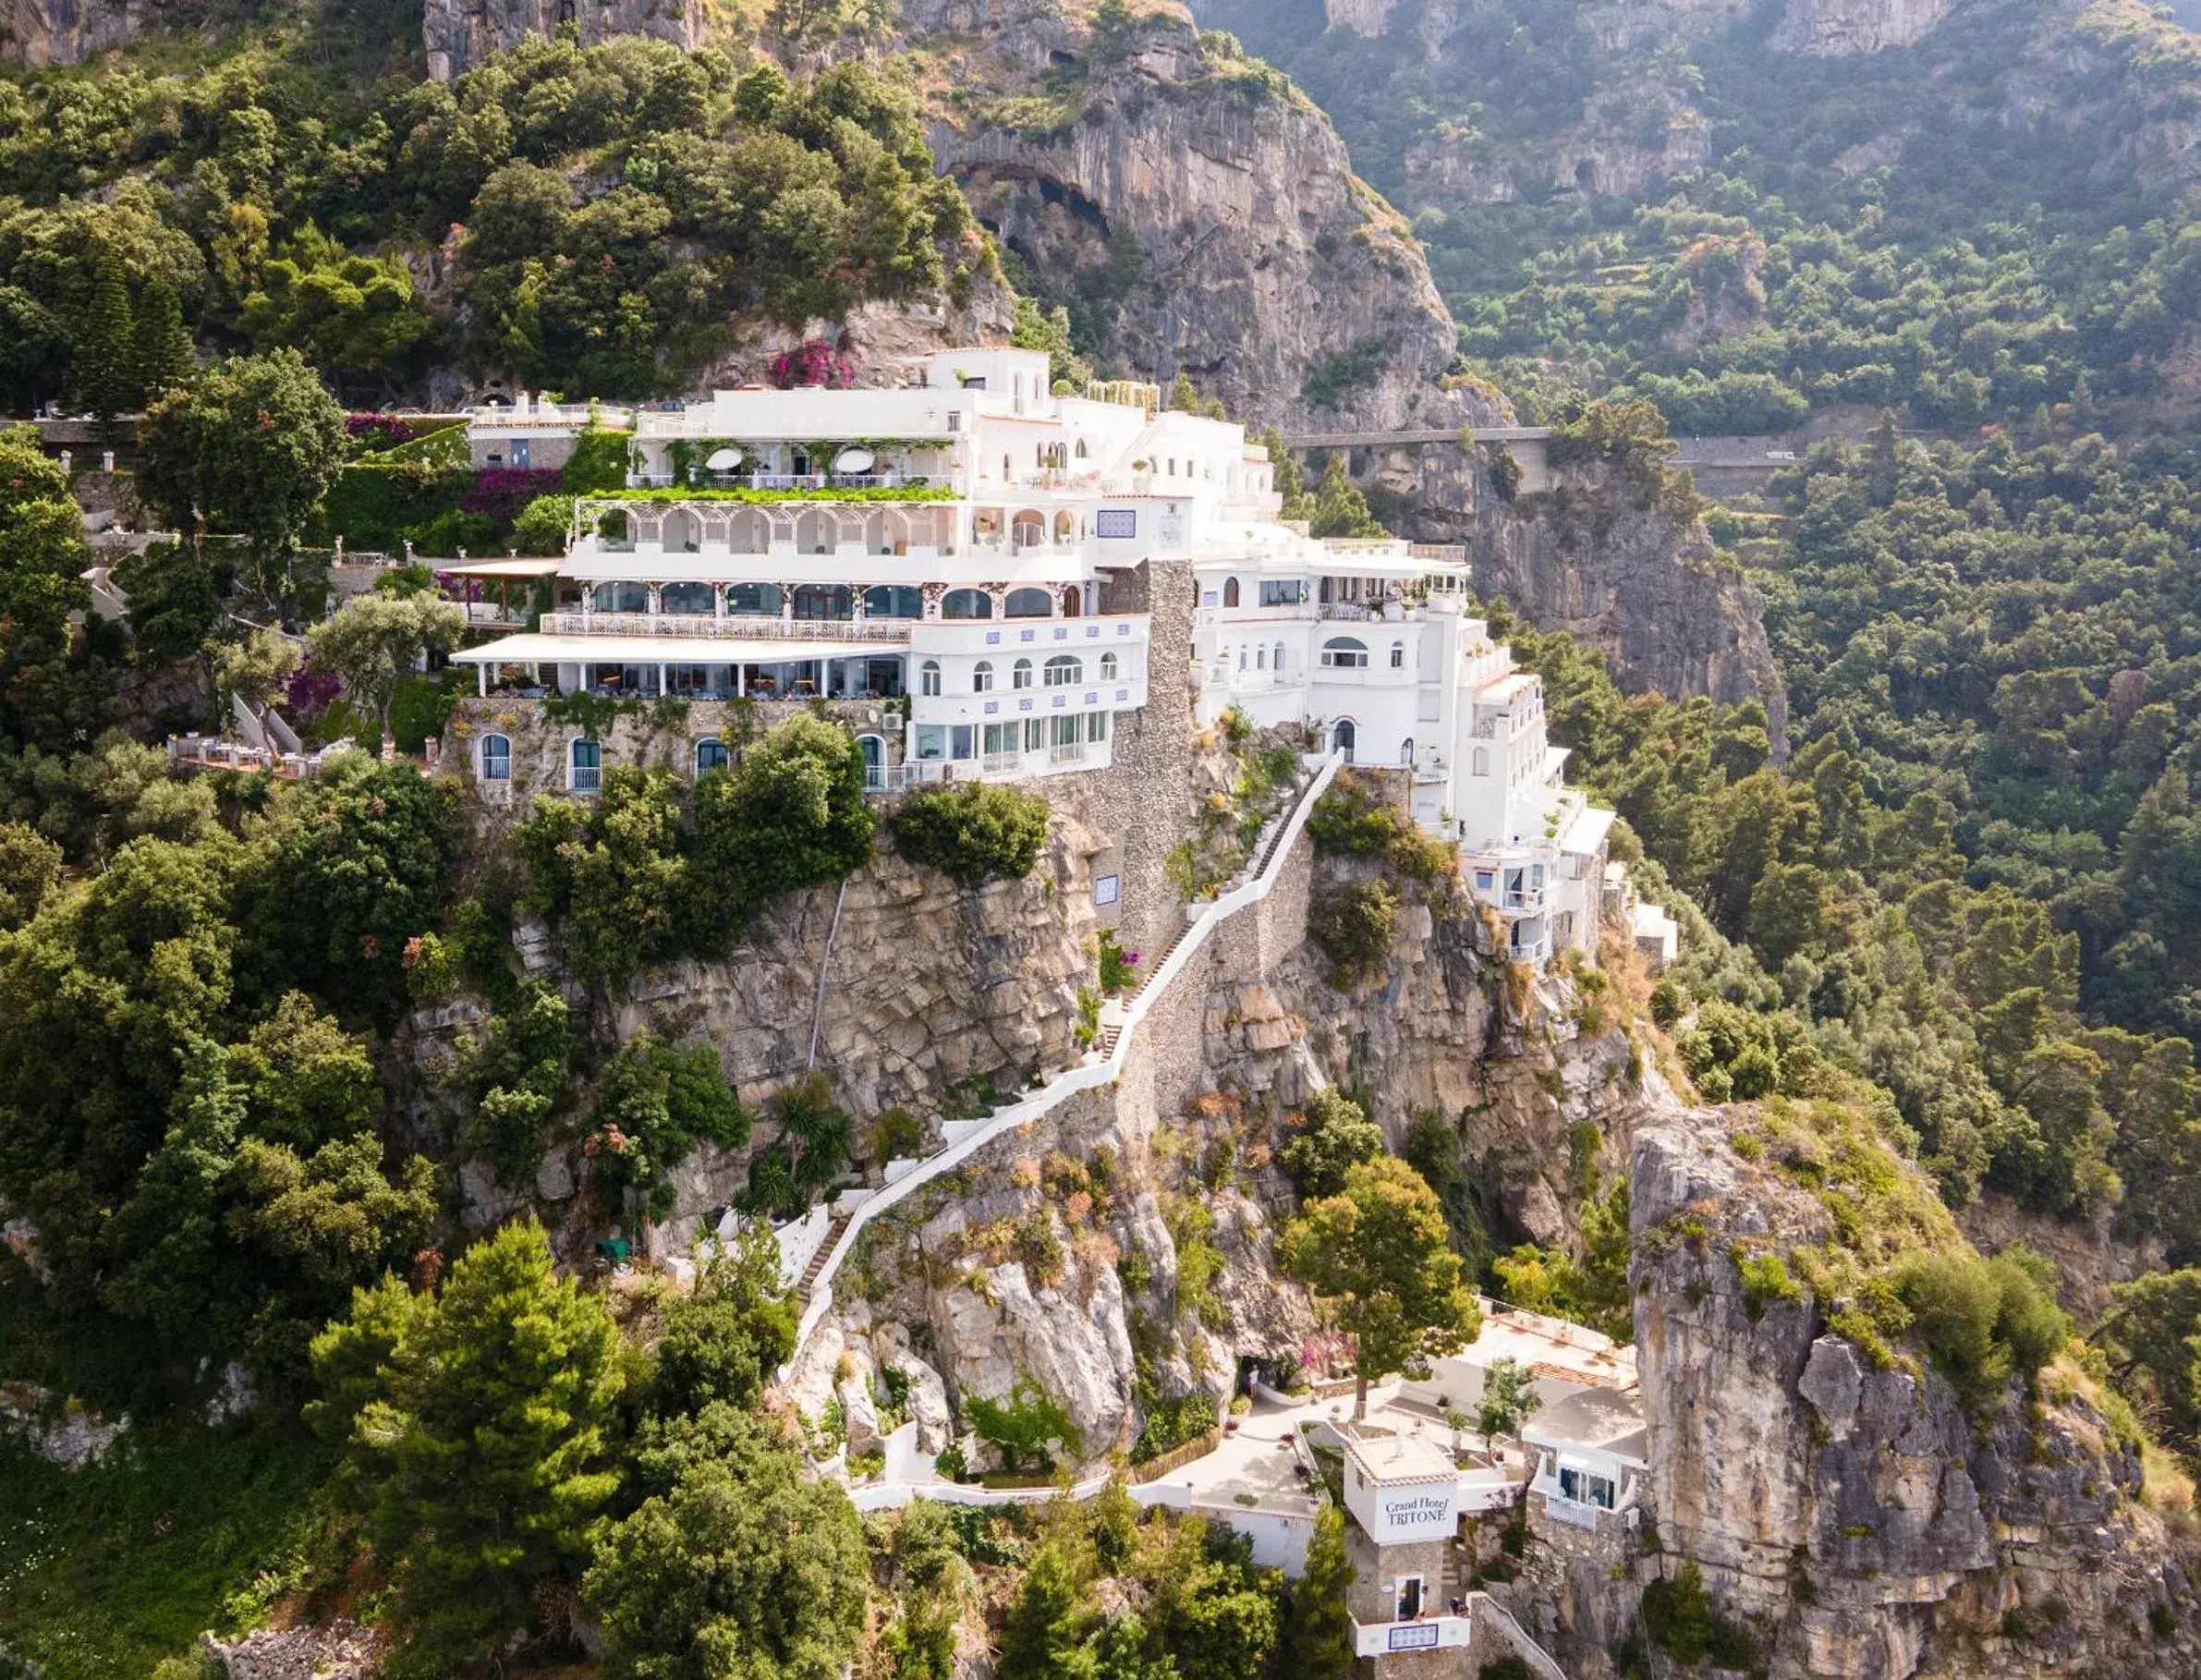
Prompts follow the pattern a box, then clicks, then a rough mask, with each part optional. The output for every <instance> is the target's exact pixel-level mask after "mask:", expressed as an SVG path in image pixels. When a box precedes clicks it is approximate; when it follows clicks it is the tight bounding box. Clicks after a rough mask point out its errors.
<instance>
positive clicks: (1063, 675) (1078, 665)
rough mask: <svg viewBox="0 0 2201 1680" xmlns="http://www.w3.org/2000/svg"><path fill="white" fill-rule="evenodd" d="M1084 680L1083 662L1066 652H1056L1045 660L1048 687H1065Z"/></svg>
mask: <svg viewBox="0 0 2201 1680" xmlns="http://www.w3.org/2000/svg"><path fill="white" fill-rule="evenodd" d="M1083 681H1085V662H1084V661H1083V660H1079V659H1075V658H1073V657H1072V656H1071V655H1069V654H1067V653H1057V654H1056V655H1055V656H1054V657H1053V658H1052V659H1051V660H1049V661H1048V662H1047V686H1048V687H1049V688H1069V687H1070V686H1071V685H1072V684H1074V683H1081V682H1083Z"/></svg>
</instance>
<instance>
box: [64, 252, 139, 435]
mask: <svg viewBox="0 0 2201 1680" xmlns="http://www.w3.org/2000/svg"><path fill="white" fill-rule="evenodd" d="M69 367H70V371H72V372H73V373H74V375H75V378H76V386H77V396H78V400H79V401H80V402H81V403H83V405H84V407H85V408H87V409H89V410H90V411H91V414H92V415H93V416H94V417H95V418H96V419H97V420H99V422H100V430H101V434H102V435H103V436H104V435H107V433H108V432H109V430H110V428H111V426H112V422H113V421H114V420H116V418H117V417H118V416H120V415H124V414H128V413H129V412H130V411H131V410H132V409H133V408H137V406H138V404H139V401H140V399H141V398H142V397H143V396H144V389H143V387H142V386H140V384H139V383H138V381H137V377H136V374H137V355H136V352H135V348H134V346H133V343H132V332H131V323H130V292H129V280H128V276H127V275H126V274H124V273H123V267H122V262H121V260H120V259H118V258H117V257H116V255H115V254H114V253H113V252H112V251H107V252H103V253H102V254H101V257H100V260H99V263H98V265H97V266H96V267H95V268H94V269H93V270H92V278H91V301H90V303H89V304H88V305H87V306H86V308H85V311H84V319H83V323H82V324H81V325H80V326H79V328H78V330H77V337H76V343H75V344H74V345H73V346H72V347H71V349H70V354H69Z"/></svg>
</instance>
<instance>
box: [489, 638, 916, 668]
mask: <svg viewBox="0 0 2201 1680" xmlns="http://www.w3.org/2000/svg"><path fill="white" fill-rule="evenodd" d="M902 645H903V644H902V643H900V642H894V641H794V640H782V639H777V638H771V639H768V638H765V637H760V636H759V637H748V636H728V637H723V638H722V637H709V636H540V635H527V636H506V637H505V638H503V639H500V640H497V641H492V642H484V643H483V644H482V645H481V646H480V647H478V648H464V649H461V650H460V651H458V652H456V653H454V654H452V655H451V659H452V662H453V663H455V664H462V665H555V664H599V665H610V664H625V665H790V664H799V663H803V662H804V661H806V660H812V659H853V658H857V657H858V656H860V655H863V654H876V655H878V656H879V657H881V658H888V657H891V656H893V655H894V653H896V652H897V651H901V648H902Z"/></svg>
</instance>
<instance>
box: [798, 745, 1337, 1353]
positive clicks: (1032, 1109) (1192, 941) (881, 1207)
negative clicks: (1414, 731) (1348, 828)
mask: <svg viewBox="0 0 2201 1680" xmlns="http://www.w3.org/2000/svg"><path fill="white" fill-rule="evenodd" d="M1343 764H1344V755H1343V754H1342V753H1335V752H1333V753H1332V754H1331V755H1330V756H1329V757H1328V758H1326V759H1324V760H1323V761H1321V768H1320V769H1319V771H1317V772H1316V773H1315V776H1314V778H1313V780H1311V781H1310V782H1308V784H1307V791H1306V792H1305V793H1303V794H1301V795H1300V797H1299V803H1298V804H1297V805H1296V806H1295V808H1294V809H1293V811H1292V815H1291V818H1290V820H1289V821H1288V822H1286V823H1285V824H1284V827H1283V833H1282V834H1280V835H1279V837H1278V839H1277V841H1276V843H1275V845H1274V846H1272V847H1271V850H1270V851H1269V853H1268V864H1267V866H1266V867H1265V868H1264V869H1263V870H1261V872H1260V873H1259V875H1257V876H1255V877H1254V878H1253V879H1252V880H1250V881H1248V882H1246V883H1245V884H1244V885H1242V886H1240V887H1238V888H1236V889H1235V890H1234V891H1232V892H1229V893H1226V894H1224V895H1222V897H1220V898H1218V899H1215V900H1214V901H1213V902H1211V903H1210V904H1207V905H1204V906H1201V907H1199V911H1198V915H1197V917H1195V919H1194V920H1193V922H1192V925H1191V927H1190V929H1189V930H1187V931H1186V935H1185V937H1184V938H1183V939H1181V940H1179V941H1178V942H1177V948H1176V949H1175V950H1174V951H1172V952H1171V953H1170V955H1169V959H1168V960H1167V961H1166V962H1164V963H1163V964H1162V965H1161V968H1157V969H1156V970H1155V971H1154V975H1153V978H1152V979H1151V980H1149V981H1148V982H1147V983H1146V985H1145V986H1144V987H1142V988H1141V989H1140V991H1139V993H1138V995H1137V997H1136V998H1134V999H1133V1000H1132V1001H1131V1004H1130V1005H1129V1007H1127V1008H1126V1009H1125V1011H1124V1019H1123V1030H1122V1031H1121V1032H1119V1033H1118V1034H1117V1035H1116V1044H1115V1049H1114V1050H1113V1051H1112V1052H1111V1053H1109V1054H1108V1055H1106V1056H1095V1057H1090V1058H1088V1060H1087V1061H1085V1062H1084V1063H1082V1064H1080V1065H1078V1066H1076V1067H1073V1068H1071V1069H1070V1070H1069V1071H1068V1072H1066V1073H1063V1074H1058V1075H1057V1076H1056V1077H1054V1078H1053V1079H1052V1080H1051V1081H1050V1082H1049V1083H1048V1084H1047V1085H1046V1086H1044V1087H1043V1088H1042V1089H1041V1090H1039V1091H1038V1092H1037V1093H1035V1094H1034V1095H1032V1096H1030V1097H1028V1098H1026V1099H1025V1100H1024V1101H1023V1102H1017V1103H1014V1104H1012V1105H1011V1106H1009V1107H1007V1108H1003V1109H997V1110H996V1111H994V1113H993V1114H992V1115H991V1117H990V1118H989V1119H987V1120H985V1121H983V1122H982V1123H980V1124H979V1126H978V1128H977V1129H976V1130H974V1131H972V1132H970V1133H969V1134H968V1135H967V1136H966V1137H964V1138H960V1139H958V1140H957V1141H956V1142H955V1143H953V1144H951V1145H950V1146H949V1147H948V1148H946V1149H944V1150H941V1152H940V1153H939V1154H937V1155H935V1156H933V1157H932V1158H931V1159H930V1161H927V1162H926V1163H924V1165H922V1166H920V1167H918V1169H917V1170H916V1171H915V1172H913V1173H911V1174H909V1175H907V1176H906V1177H905V1178H902V1179H900V1180H898V1181H897V1182H895V1183H894V1184H892V1185H890V1186H888V1187H886V1188H885V1189H883V1190H882V1191H880V1192H879V1194H878V1195H877V1196H874V1197H873V1198H872V1199H870V1200H869V1201H868V1202H866V1203H865V1204H864V1205H863V1206H862V1207H861V1208H859V1209H857V1212H856V1214H855V1217H853V1218H852V1219H850V1220H849V1222H848V1224H847V1227H846V1229H845V1230H844V1231H843V1232H842V1233H841V1240H840V1241H839V1242H837V1243H835V1244H834V1245H833V1251H832V1253H830V1254H828V1255H827V1256H826V1259H825V1264H824V1266H823V1267H822V1268H821V1270H820V1271H819V1272H818V1276H817V1278H816V1280H815V1282H814V1283H813V1284H812V1285H811V1293H810V1301H809V1306H808V1307H807V1308H805V1309H804V1310H803V1315H802V1323H801V1325H800V1327H799V1328H798V1329H797V1330H796V1338H795V1345H796V1351H797V1352H799V1351H800V1350H801V1348H802V1346H803V1345H804V1344H805V1343H807V1342H808V1341H809V1339H810V1335H811V1333H812V1332H814V1331H815V1330H816V1329H817V1328H818V1326H819V1324H820V1323H821V1321H823V1320H824V1318H825V1315H826V1314H827V1313H828V1312H830V1311H831V1310H832V1309H833V1277H834V1275H835V1274H836V1273H837V1272H839V1271H840V1269H841V1266H842V1264H843V1263H844V1262H845V1260H847V1258H848V1256H849V1254H850V1253H851V1252H852V1251H853V1250H854V1249H855V1248H856V1244H857V1238H858V1237H860V1236H862V1235H863V1232H864V1228H865V1226H867V1225H869V1223H871V1221H873V1220H874V1219H877V1218H878V1217H879V1216H880V1215H881V1214H882V1213H884V1212H885V1211H887V1210H888V1209H889V1208H892V1207H894V1206H895V1205H896V1204H897V1203H899V1202H900V1201H901V1200H902V1199H904V1198H905V1197H906V1196H908V1195H910V1194H911V1193H912V1192H914V1191H916V1190H917V1189H918V1188H920V1187H923V1186H925V1185H928V1184H930V1183H931V1182H932V1181H933V1180H934V1179H936V1178H938V1177H940V1176H941V1175H943V1174H946V1173H951V1172H953V1171H955V1168H956V1167H958V1166H960V1165H961V1164H962V1163H964V1162H966V1161H967V1160H969V1159H970V1157H971V1156H973V1155H975V1154H977V1153H978V1152H979V1150H982V1149H984V1148H985V1147H986V1146H987V1145H988V1144H989V1143H991V1142H992V1141H993V1140H994V1139H995V1138H1000V1137H1003V1136H1004V1135H1006V1134H1008V1133H1011V1132H1014V1131H1015V1130H1016V1129H1017V1128H1018V1127H1020V1126H1029V1125H1030V1124H1032V1122H1034V1121H1036V1120H1039V1119H1040V1118H1041V1117H1043V1116H1044V1115H1046V1114H1049V1113H1050V1112H1052V1110H1053V1109H1054V1108H1056V1107H1057V1106H1059V1105H1060V1104H1061V1103H1063V1102H1067V1101H1068V1100H1069V1099H1070V1098H1072V1097H1074V1096H1076V1095H1077V1094H1078V1093H1080V1092H1081V1091H1088V1090H1100V1089H1101V1088H1102V1087H1104V1086H1109V1085H1113V1084H1114V1083H1115V1082H1116V1081H1117V1080H1118V1079H1120V1078H1121V1077H1123V1075H1124V1069H1125V1066H1126V1065H1128V1063H1129V1061H1130V1058H1131V1048H1132V1043H1133V1041H1135V1040H1136V1039H1137V1036H1138V1028H1139V1025H1140V1023H1141V1022H1142V1021H1144V1020H1145V1019H1146V1017H1147V1015H1148V1013H1149V1011H1150V1010H1151V1009H1152V1008H1153V1006H1154V1004H1156V1003H1157V1002H1158V1001H1159V1000H1160V999H1161V997H1163V996H1164V995H1165V994H1166V993H1167V992H1168V991H1169V989H1170V987H1171V986H1172V985H1173V983H1174V982H1175V980H1176V979H1177V977H1178V976H1179V975H1180V974H1182V973H1184V972H1185V970H1186V968H1187V967H1189V966H1190V964H1191V962H1192V959H1193V958H1194V957H1195V956H1198V954H1199V952H1200V950H1201V949H1202V947H1204V946H1205V945H1206V944H1207V943H1208V940H1209V937H1210V935H1211V934H1212V933H1213V932H1214V931H1215V930H1216V929H1217V928H1218V927H1220V926H1222V923H1224V922H1225V921H1228V920H1229V919H1231V918H1232V917H1234V916H1235V915H1236V914H1237V913H1238V912H1239V911H1240V910H1244V909H1248V908H1251V907H1254V906H1256V905H1259V904H1260V903H1261V902H1262V901H1263V900H1264V899H1266V898H1267V897H1268V896H1269V895H1270V894H1271V893H1272V892H1274V891H1275V890H1276V883H1277V882H1278V881H1279V880H1281V879H1282V878H1283V869H1284V864H1285V862H1286V861H1287V860H1288V859H1289V858H1290V857H1291V855H1292V848H1293V847H1294V846H1296V845H1297V844H1298V843H1299V837H1300V835H1301V834H1303V833H1304V832H1305V831H1306V828H1307V819H1308V817H1310V816H1312V815H1313V814H1314V809H1315V801H1316V800H1318V799H1319V798H1320V797H1322V795H1323V794H1324V793H1325V792H1327V791H1328V789H1329V787H1330V784H1331V783H1332V781H1334V780H1335V779H1336V776H1337V773H1338V769H1339V767H1340V766H1341V765H1343ZM1255 855H1256V856H1257V857H1258V856H1260V855H1261V854H1260V853H1259V851H1258V850H1257V852H1256V854H1255Z"/></svg>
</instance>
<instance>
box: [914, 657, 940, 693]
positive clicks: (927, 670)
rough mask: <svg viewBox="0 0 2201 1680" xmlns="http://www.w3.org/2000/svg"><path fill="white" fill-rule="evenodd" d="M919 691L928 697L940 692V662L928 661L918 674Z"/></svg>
mask: <svg viewBox="0 0 2201 1680" xmlns="http://www.w3.org/2000/svg"><path fill="white" fill-rule="evenodd" d="M918 692H919V693H920V694H924V695H927V696H932V695H937V694H938V693H939V692H940V661H938V660H937V659H928V660H927V661H926V662H925V663H924V664H923V666H922V667H920V668H919V670H918Z"/></svg>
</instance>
